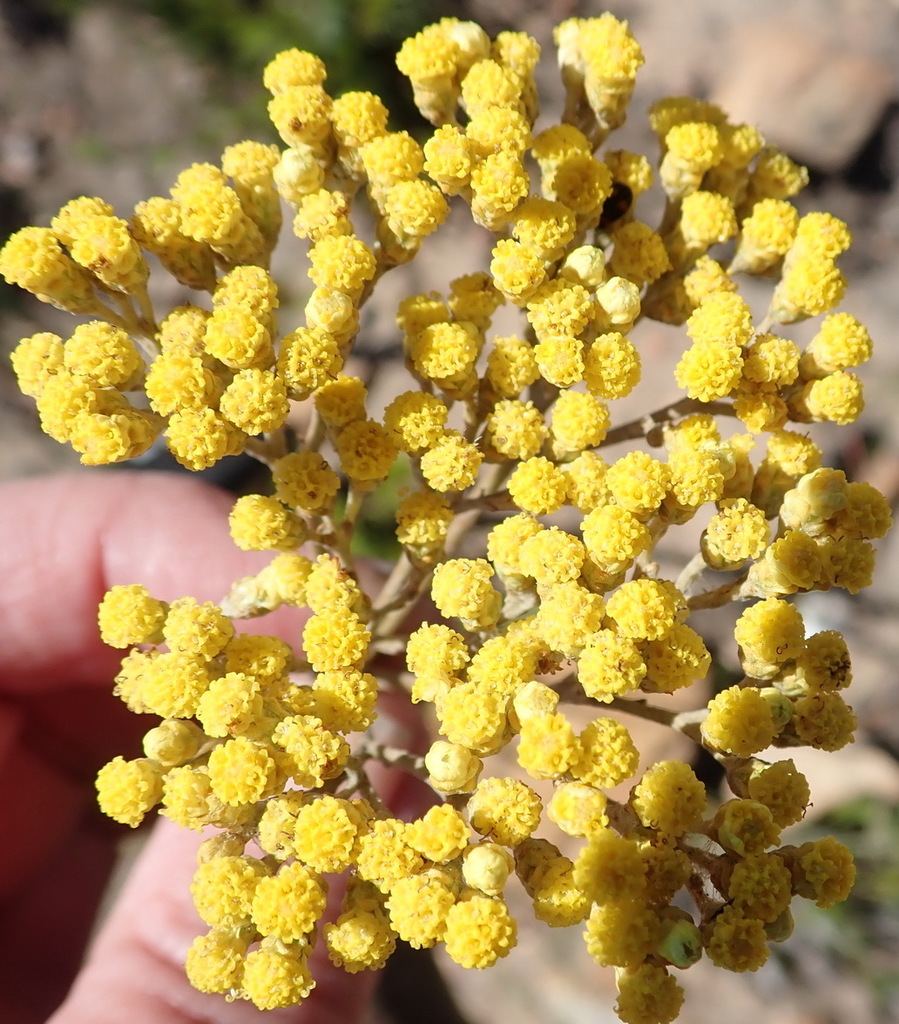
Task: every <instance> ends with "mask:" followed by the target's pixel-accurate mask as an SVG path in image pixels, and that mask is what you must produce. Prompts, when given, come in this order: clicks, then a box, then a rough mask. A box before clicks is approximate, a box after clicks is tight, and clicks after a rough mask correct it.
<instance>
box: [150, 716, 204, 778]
mask: <svg viewBox="0 0 899 1024" xmlns="http://www.w3.org/2000/svg"><path fill="white" fill-rule="evenodd" d="M205 740H206V734H205V733H204V732H203V730H202V729H201V728H200V727H199V726H197V725H194V723H193V722H185V721H182V720H180V719H177V718H167V719H166V720H165V721H164V722H160V723H159V725H157V726H156V727H155V728H154V729H150V731H149V732H148V733H147V734H146V735H145V736H144V753H145V754H146V755H147V757H149V758H150V759H151V760H153V761H156V762H157V763H158V764H161V765H163V766H164V767H166V768H174V767H176V766H178V765H182V764H187V762H188V761H190V760H191V759H192V758H194V757H196V755H197V753H198V751H199V750H200V747H201V746H202V745H203V743H204V741H205Z"/></svg>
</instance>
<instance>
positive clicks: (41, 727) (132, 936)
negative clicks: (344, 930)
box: [0, 472, 426, 1024]
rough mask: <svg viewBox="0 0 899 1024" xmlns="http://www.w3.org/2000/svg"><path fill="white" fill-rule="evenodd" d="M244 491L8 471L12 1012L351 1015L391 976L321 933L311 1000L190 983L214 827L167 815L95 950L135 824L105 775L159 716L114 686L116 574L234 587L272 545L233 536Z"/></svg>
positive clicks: (288, 621) (394, 778)
mask: <svg viewBox="0 0 899 1024" xmlns="http://www.w3.org/2000/svg"><path fill="white" fill-rule="evenodd" d="M231 500H232V499H230V498H229V497H228V496H227V495H225V494H223V493H221V492H218V491H216V490H214V489H212V488H209V487H207V486H205V485H203V484H202V483H200V482H199V481H197V480H194V479H189V478H178V477H172V476H165V475H158V474H147V473H133V472H121V473H119V472H101V473H83V474H72V475H65V476H53V477H42V478H35V479H33V480H22V481H14V482H10V483H5V484H2V485H0V536H2V537H3V543H2V545H0V831H2V834H3V835H4V838H5V840H6V841H5V842H4V843H3V844H2V846H0V936H2V948H3V955H2V956H0V1020H3V1021H4V1022H5V1024H38V1022H43V1021H45V1020H48V1017H49V1022H50V1024H121V1022H122V1021H127V1022H128V1024H204V1022H207V1021H208V1022H209V1024H213V1022H214V1024H244V1022H246V1024H249V1022H256V1021H259V1022H261V1021H263V1020H264V1021H268V1022H270V1024H277V1022H279V1021H280V1022H286V1021H291V1022H296V1024H303V1022H305V1024H332V1022H333V1024H338V1022H339V1024H353V1022H356V1021H361V1020H362V1019H363V1016H364V1014H365V1008H366V1006H367V1005H368V1004H369V1003H370V1000H371V997H372V990H373V985H374V982H375V980H376V978H377V975H375V974H373V973H372V972H363V973H361V974H357V975H354V976H349V975H347V974H345V973H344V972H343V971H340V970H338V969H336V968H333V967H332V966H331V965H330V963H329V962H328V960H327V957H326V955H325V952H324V950H323V948H322V947H321V945H320V946H319V949H318V950H317V952H316V953H315V954H314V958H315V961H316V962H315V963H314V964H313V975H314V977H315V978H316V979H317V982H318V984H317V987H316V988H315V990H314V991H313V993H312V995H311V996H310V997H309V999H308V1000H307V1001H306V1003H305V1004H304V1005H303V1006H302V1007H298V1008H293V1009H286V1010H277V1011H268V1012H265V1013H263V1012H261V1011H259V1010H256V1009H255V1008H254V1007H253V1006H252V1005H251V1004H249V1003H246V1002H242V1001H238V1002H232V1003H228V1002H226V1001H225V1000H224V998H223V997H221V996H213V995H204V994H202V993H199V992H197V991H195V990H194V989H192V988H191V987H190V986H189V985H188V983H187V980H186V979H185V977H184V971H183V966H182V965H183V959H184V955H185V953H186V951H187V948H188V946H189V945H190V942H191V941H192V940H193V938H194V937H195V936H196V935H197V934H199V933H201V932H202V931H204V930H205V926H204V925H203V923H202V922H201V921H200V919H199V917H198V916H197V914H196V911H195V910H194V908H193V906H192V903H191V899H190V894H189V891H188V887H189V884H190V879H191V876H192V874H193V871H194V869H195V865H196V860H195V853H196V848H197V845H198V843H199V842H200V841H201V838H202V836H200V835H198V834H197V833H194V832H186V831H184V830H181V829H178V828H176V827H174V826H173V825H171V824H170V823H169V822H168V821H166V820H160V821H159V822H158V823H157V824H156V825H154V826H153V832H152V835H151V836H150V838H149V841H148V843H147V844H146V846H145V848H144V849H143V852H142V853H141V855H140V857H139V859H138V861H137V863H136V865H135V867H134V869H133V870H132V871H131V873H130V874H129V876H128V878H127V880H126V882H125V884H124V886H123V888H122V890H121V892H120V894H119V895H118V898H117V900H116V902H115V904H114V906H113V907H112V909H111V911H110V913H109V915H108V917H107V918H106V920H105V922H104V924H103V926H102V928H101V929H100V931H99V932H98V933H97V935H96V937H95V938H94V939H93V941H92V943H91V944H90V946H89V947H88V948H87V952H86V953H85V945H86V943H87V939H88V934H89V929H90V927H91V921H92V919H93V916H94V913H95V911H96V906H97V902H98V900H99V898H100V896H101V894H102V892H103V887H104V884H105V881H106V878H107V875H108V872H109V869H110V867H111V866H112V863H113V858H114V853H115V847H116V843H117V841H118V839H119V838H120V837H121V836H122V834H123V832H124V827H123V826H118V825H115V824H113V823H111V822H109V821H107V820H105V819H103V817H102V815H101V814H100V813H99V811H98V810H97V809H96V807H95V798H94V790H93V778H94V775H95V773H96V770H97V769H98V768H99V767H100V765H102V764H103V763H104V762H105V761H107V760H109V759H110V758H111V757H113V756H115V755H116V754H123V755H124V756H126V757H134V756H139V755H140V745H139V744H140V736H141V735H142V734H143V732H145V731H146V730H147V729H148V728H150V727H151V726H152V725H153V724H155V722H156V719H155V718H152V717H151V716H135V715H133V714H131V713H130V712H128V711H127V710H126V708H125V707H124V705H123V704H121V702H120V701H119V700H118V699H117V698H115V697H114V696H113V695H112V686H111V680H112V678H113V676H114V675H115V672H116V668H117V664H118V662H119V660H120V658H121V655H122V653H123V652H121V651H114V650H111V649H109V648H107V647H105V645H104V644H103V643H102V642H101V640H100V637H99V633H98V630H97V625H96V609H97V604H98V603H99V601H100V598H101V597H102V595H103V593H104V592H105V590H106V589H107V588H108V587H110V586H112V585H114V584H124V583H143V584H144V585H145V586H146V587H147V588H148V590H149V591H150V593H151V594H153V596H155V597H158V598H160V599H162V600H172V599H173V598H175V597H178V596H183V595H188V594H189V595H192V596H194V597H196V598H197V599H198V600H200V601H206V600H212V601H217V600H220V599H221V597H222V596H223V595H224V594H225V593H226V592H227V590H228V587H229V585H230V584H231V582H232V581H233V580H234V579H236V578H238V577H241V576H245V575H247V574H249V573H251V572H254V571H256V570H257V569H259V568H260V567H261V566H262V565H264V564H265V562H266V561H267V560H268V557H269V556H266V555H264V554H257V553H247V552H241V551H239V550H238V549H237V548H236V547H235V546H234V545H233V543H232V542H231V540H230V538H229V536H228V527H227V513H228V510H229V507H230V502H231ZM301 621H302V619H301V617H300V615H299V613H298V612H297V611H295V610H281V611H278V612H276V613H274V614H273V615H271V616H269V617H267V618H266V619H265V620H262V621H260V620H255V621H254V623H253V624H252V626H251V627H250V628H252V629H254V630H257V631H260V632H261V631H271V632H273V633H274V632H276V633H278V635H280V636H282V637H283V638H284V639H287V640H289V641H291V642H293V643H294V644H297V645H298V644H299V625H300V623H301ZM397 714H398V715H400V716H402V714H403V709H402V708H398V709H397ZM409 721H410V720H409V719H407V722H409ZM378 782H379V789H380V791H381V793H382V796H383V797H384V798H385V800H386V801H387V802H388V803H389V804H390V806H391V807H392V808H393V810H394V813H396V814H398V815H399V816H401V817H404V818H407V819H408V818H410V817H412V816H414V815H416V814H421V813H422V812H423V810H424V809H425V807H426V804H425V805H424V806H423V804H422V793H421V789H420V788H419V789H417V790H416V789H412V788H410V787H409V786H408V785H407V784H406V783H405V782H403V781H402V779H401V778H400V777H399V776H398V775H396V774H390V773H384V774H383V775H382V777H381V779H379V780H378ZM334 888H335V887H334V886H332V894H333V889H334ZM82 958H84V959H83V963H82ZM79 968H80V969H79ZM60 1004H61V1005H60ZM57 1007H58V1008H57ZM54 1010H55V1012H53V1011H54ZM51 1014H52V1016H50V1015H51Z"/></svg>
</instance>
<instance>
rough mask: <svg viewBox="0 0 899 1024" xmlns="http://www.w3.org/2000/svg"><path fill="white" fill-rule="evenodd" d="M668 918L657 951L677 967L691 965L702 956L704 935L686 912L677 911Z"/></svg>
mask: <svg viewBox="0 0 899 1024" xmlns="http://www.w3.org/2000/svg"><path fill="white" fill-rule="evenodd" d="M672 909H675V908H672ZM666 918H667V919H665V920H664V921H663V925H662V938H661V941H660V942H659V944H658V945H657V946H656V949H655V951H656V953H657V954H658V955H659V956H660V957H662V959H663V960H667V961H668V963H669V964H673V965H674V966H675V967H680V968H681V969H683V968H686V967H691V966H692V965H693V964H695V963H696V961H697V960H699V958H700V957H701V956H702V935H701V934H700V931H699V929H698V928H697V927H696V925H695V924H694V923H693V920H692V919H691V918H690V916H689V914H687V913H685V912H679V913H678V912H677V911H675V913H674V914H670V915H666Z"/></svg>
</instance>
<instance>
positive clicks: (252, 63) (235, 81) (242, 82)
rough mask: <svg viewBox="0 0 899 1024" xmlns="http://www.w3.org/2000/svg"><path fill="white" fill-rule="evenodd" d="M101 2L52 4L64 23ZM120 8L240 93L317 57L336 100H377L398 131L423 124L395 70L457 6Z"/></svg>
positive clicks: (288, 2) (177, 1)
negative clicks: (284, 59)
mask: <svg viewBox="0 0 899 1024" xmlns="http://www.w3.org/2000/svg"><path fill="white" fill-rule="evenodd" d="M97 2H98V0H49V3H50V4H51V5H52V8H53V9H54V11H55V12H56V13H58V14H59V15H61V16H64V17H65V16H70V15H73V14H75V13H77V12H79V11H81V10H83V9H84V8H86V7H89V6H91V5H94V4H96V3H97ZM118 6H119V9H120V10H121V9H125V10H127V11H133V12H134V13H135V14H143V15H149V16H151V17H153V18H156V19H157V20H159V21H160V22H162V23H163V24H164V25H165V26H166V28H167V29H168V31H169V32H170V33H171V35H172V36H173V37H174V38H175V39H177V40H178V41H179V42H180V43H181V45H182V46H183V47H184V48H185V49H186V50H188V51H190V52H192V53H193V54H195V55H196V57H197V58H198V59H199V60H201V61H202V62H203V63H204V64H205V65H207V66H208V67H210V68H211V69H212V70H213V71H214V73H215V74H216V76H217V77H218V78H220V79H221V80H222V81H224V82H228V83H230V85H232V86H236V87H237V89H238V91H242V89H241V86H243V87H247V88H253V87H254V86H256V85H259V82H260V78H261V72H262V69H263V68H264V67H265V65H266V64H267V63H268V62H269V61H270V60H271V59H272V57H273V56H274V55H275V54H276V53H278V51H280V50H284V49H287V48H289V47H294V46H295V47H298V48H299V49H302V50H310V51H312V52H313V53H316V54H318V56H319V57H321V58H322V59H323V60H324V62H325V63H326V65H327V67H328V80H327V88H328V91H329V92H330V93H331V94H332V95H334V96H336V95H339V94H340V93H342V92H346V91H347V90H350V89H365V90H370V91H372V92H377V93H378V94H379V95H380V96H381V97H382V99H383V100H384V102H385V103H386V104H387V106H388V108H389V109H390V110H391V113H392V114H393V120H394V122H395V125H396V127H405V126H406V125H407V124H410V123H412V124H414V123H416V122H419V121H420V117H419V116H418V115H417V114H416V113H415V110H414V107H413V105H412V99H411V91H410V90H409V87H408V83H407V82H406V81H405V80H404V79H403V78H402V76H401V75H400V74H399V72H398V71H397V70H396V65H395V63H394V58H395V56H396V51H397V50H398V49H399V46H400V44H401V43H402V41H403V40H404V39H405V38H406V37H407V36H409V35H412V34H414V33H415V32H417V31H419V30H420V29H421V28H422V27H423V26H425V25H427V24H429V23H430V22H432V21H434V20H435V19H437V18H439V17H442V16H444V15H445V14H449V13H451V9H452V8H453V6H454V5H453V4H452V3H451V2H449V0H440V2H437V3H434V2H432V0H124V2H123V3H121V4H120V5H118ZM456 6H457V5H456ZM259 88H260V89H261V85H259ZM263 111H264V107H263Z"/></svg>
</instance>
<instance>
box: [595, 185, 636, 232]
mask: <svg viewBox="0 0 899 1024" xmlns="http://www.w3.org/2000/svg"><path fill="white" fill-rule="evenodd" d="M633 202H634V192H633V189H632V188H631V187H630V185H625V184H624V182H623V181H613V182H612V191H611V192H610V193H609V197H608V199H606V201H605V202H604V203H603V204H602V213H601V214H600V217H599V227H600V228H607V227H610V226H611V225H612V224H614V223H615V222H616V221H619V220H621V218H622V217H623V216H624V215H625V214H626V213H627V211H628V210H629V209H630V208H631V206H632V205H633Z"/></svg>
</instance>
